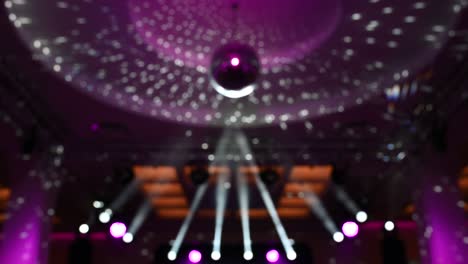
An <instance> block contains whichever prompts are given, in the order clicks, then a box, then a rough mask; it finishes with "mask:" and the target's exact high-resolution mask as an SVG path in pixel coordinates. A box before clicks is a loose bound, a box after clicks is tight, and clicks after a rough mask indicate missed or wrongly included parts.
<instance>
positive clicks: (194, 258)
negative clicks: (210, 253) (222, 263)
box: [188, 250, 202, 263]
mask: <svg viewBox="0 0 468 264" xmlns="http://www.w3.org/2000/svg"><path fill="white" fill-rule="evenodd" d="M188 258H189V260H190V262H191V263H198V262H200V261H201V259H202V254H201V253H200V251H198V250H192V251H190V253H189V256H188Z"/></svg>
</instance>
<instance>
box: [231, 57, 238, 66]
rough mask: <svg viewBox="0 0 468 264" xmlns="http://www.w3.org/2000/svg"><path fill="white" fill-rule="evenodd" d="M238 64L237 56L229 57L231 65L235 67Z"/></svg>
mask: <svg viewBox="0 0 468 264" xmlns="http://www.w3.org/2000/svg"><path fill="white" fill-rule="evenodd" d="M239 64H240V59H239V58H237V57H234V58H232V59H231V65H232V66H234V67H237V66H239Z"/></svg>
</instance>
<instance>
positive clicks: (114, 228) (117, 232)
mask: <svg viewBox="0 0 468 264" xmlns="http://www.w3.org/2000/svg"><path fill="white" fill-rule="evenodd" d="M126 232H127V226H125V224H124V223H119V222H117V223H113V224H112V225H111V227H110V233H111V235H112V236H113V237H114V238H121V237H123V236H124V235H125V233H126Z"/></svg>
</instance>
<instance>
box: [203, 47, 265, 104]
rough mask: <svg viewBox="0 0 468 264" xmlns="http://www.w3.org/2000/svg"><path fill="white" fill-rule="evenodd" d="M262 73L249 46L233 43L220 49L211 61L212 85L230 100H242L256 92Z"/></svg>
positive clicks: (255, 55) (256, 58)
mask: <svg viewBox="0 0 468 264" xmlns="http://www.w3.org/2000/svg"><path fill="white" fill-rule="evenodd" d="M259 72H260V62H259V59H258V57H257V54H256V52H255V51H254V50H253V49H252V48H251V47H250V46H247V45H243V44H238V43H231V44H227V45H225V46H222V47H221V48H219V49H218V50H217V51H216V52H215V53H214V55H213V58H212V61H211V76H212V78H213V81H212V85H213V87H214V88H215V89H216V91H217V92H218V93H220V94H222V95H224V96H226V97H229V98H241V97H244V96H247V95H249V94H251V93H253V91H254V90H255V86H256V85H255V81H256V80H257V78H258V75H259Z"/></svg>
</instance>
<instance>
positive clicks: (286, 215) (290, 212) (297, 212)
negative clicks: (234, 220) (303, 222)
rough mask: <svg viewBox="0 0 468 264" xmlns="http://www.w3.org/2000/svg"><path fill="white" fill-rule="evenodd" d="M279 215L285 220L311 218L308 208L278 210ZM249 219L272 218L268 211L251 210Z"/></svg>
mask: <svg viewBox="0 0 468 264" xmlns="http://www.w3.org/2000/svg"><path fill="white" fill-rule="evenodd" d="M277 212H278V215H279V217H280V218H283V219H299V218H306V217H308V216H309V209H307V208H278V209H277ZM237 215H239V212H237ZM249 217H250V218H252V219H266V218H270V215H269V214H268V211H267V210H266V209H250V210H249Z"/></svg>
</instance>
